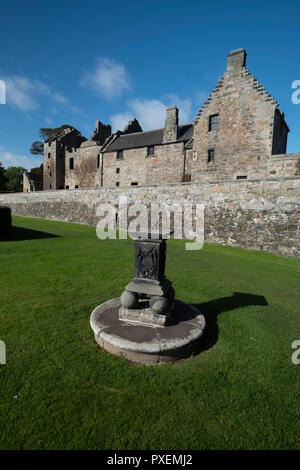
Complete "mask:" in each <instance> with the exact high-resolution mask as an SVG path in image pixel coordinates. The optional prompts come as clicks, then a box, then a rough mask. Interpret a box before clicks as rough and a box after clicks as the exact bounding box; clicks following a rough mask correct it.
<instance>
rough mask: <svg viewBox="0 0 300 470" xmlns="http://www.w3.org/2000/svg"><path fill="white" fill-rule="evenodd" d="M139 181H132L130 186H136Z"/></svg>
mask: <svg viewBox="0 0 300 470" xmlns="http://www.w3.org/2000/svg"><path fill="white" fill-rule="evenodd" d="M138 184H139V183H138V182H137V181H132V182H131V186H137V185H138Z"/></svg>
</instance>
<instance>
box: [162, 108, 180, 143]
mask: <svg viewBox="0 0 300 470" xmlns="http://www.w3.org/2000/svg"><path fill="white" fill-rule="evenodd" d="M177 128H178V109H177V108H176V106H171V108H167V114H166V123H165V128H164V135H163V143H164V144H165V143H167V142H176V140H177Z"/></svg>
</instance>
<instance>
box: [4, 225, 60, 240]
mask: <svg viewBox="0 0 300 470" xmlns="http://www.w3.org/2000/svg"><path fill="white" fill-rule="evenodd" d="M58 237H59V235H54V234H52V233H47V232H40V231H39V230H31V229H28V228H22V227H12V237H11V241H21V240H35V239H39V238H58Z"/></svg>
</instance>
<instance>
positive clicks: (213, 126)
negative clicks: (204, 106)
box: [208, 114, 219, 132]
mask: <svg viewBox="0 0 300 470" xmlns="http://www.w3.org/2000/svg"><path fill="white" fill-rule="evenodd" d="M218 129H219V115H218V114H213V115H212V116H209V123H208V130H209V132H210V131H217V130H218Z"/></svg>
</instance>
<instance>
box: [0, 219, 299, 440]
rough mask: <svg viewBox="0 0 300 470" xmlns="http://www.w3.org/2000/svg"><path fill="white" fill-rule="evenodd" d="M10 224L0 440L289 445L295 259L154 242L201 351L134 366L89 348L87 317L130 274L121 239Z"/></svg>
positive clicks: (294, 426) (294, 404) (294, 389)
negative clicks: (198, 322) (192, 310)
mask: <svg viewBox="0 0 300 470" xmlns="http://www.w3.org/2000/svg"><path fill="white" fill-rule="evenodd" d="M13 223H14V226H15V227H17V229H15V231H14V240H13V241H11V242H1V244H0V260H1V270H0V276H1V278H0V301H1V305H0V339H1V340H3V341H5V343H6V348H7V364H6V365H0V387H1V394H0V448H1V449H295V448H299V445H300V425H299V423H300V405H299V392H300V386H299V377H300V365H294V364H292V361H291V354H292V352H293V350H292V349H291V343H292V342H293V341H294V340H295V339H300V322H299V317H300V315H299V303H300V302H299V301H300V291H299V280H300V262H299V259H290V258H284V257H279V256H274V255H270V254H267V253H263V252H249V251H246V250H242V249H238V248H230V247H216V246H212V245H206V246H205V247H204V249H202V250H200V251H185V250H184V242H182V241H177V240H170V241H168V255H167V269H166V274H167V276H168V277H169V278H170V279H171V280H172V281H173V285H174V286H175V290H176V296H177V298H180V299H182V300H184V301H186V302H190V303H192V304H195V305H198V306H199V308H200V309H201V310H202V312H203V313H204V314H205V316H206V320H207V323H208V328H207V333H206V336H205V338H204V342H203V348H202V349H203V350H202V352H201V353H200V354H198V355H196V356H194V357H191V358H188V359H186V360H184V361H181V362H178V363H175V364H173V365H163V366H159V367H155V366H152V367H149V366H136V365H133V364H131V363H129V362H126V361H125V360H124V359H123V358H120V357H116V356H111V355H109V354H108V353H106V352H105V351H103V350H101V349H100V348H99V347H98V346H97V345H96V343H95V341H94V338H93V335H92V331H91V329H90V326H89V317H90V313H91V311H92V310H93V309H94V308H95V306H97V305H98V304H100V303H101V302H103V301H105V300H107V299H110V298H112V297H116V296H118V295H120V293H121V291H122V289H123V288H124V286H125V285H126V283H128V281H129V280H130V279H131V278H132V275H133V242H132V241H131V240H105V241H100V240H98V239H97V237H96V234H95V228H91V227H87V226H81V225H74V224H68V223H60V222H54V221H46V220H39V219H27V218H22V217H14V219H13ZM39 232H40V233H39ZM234 293H238V294H234Z"/></svg>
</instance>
